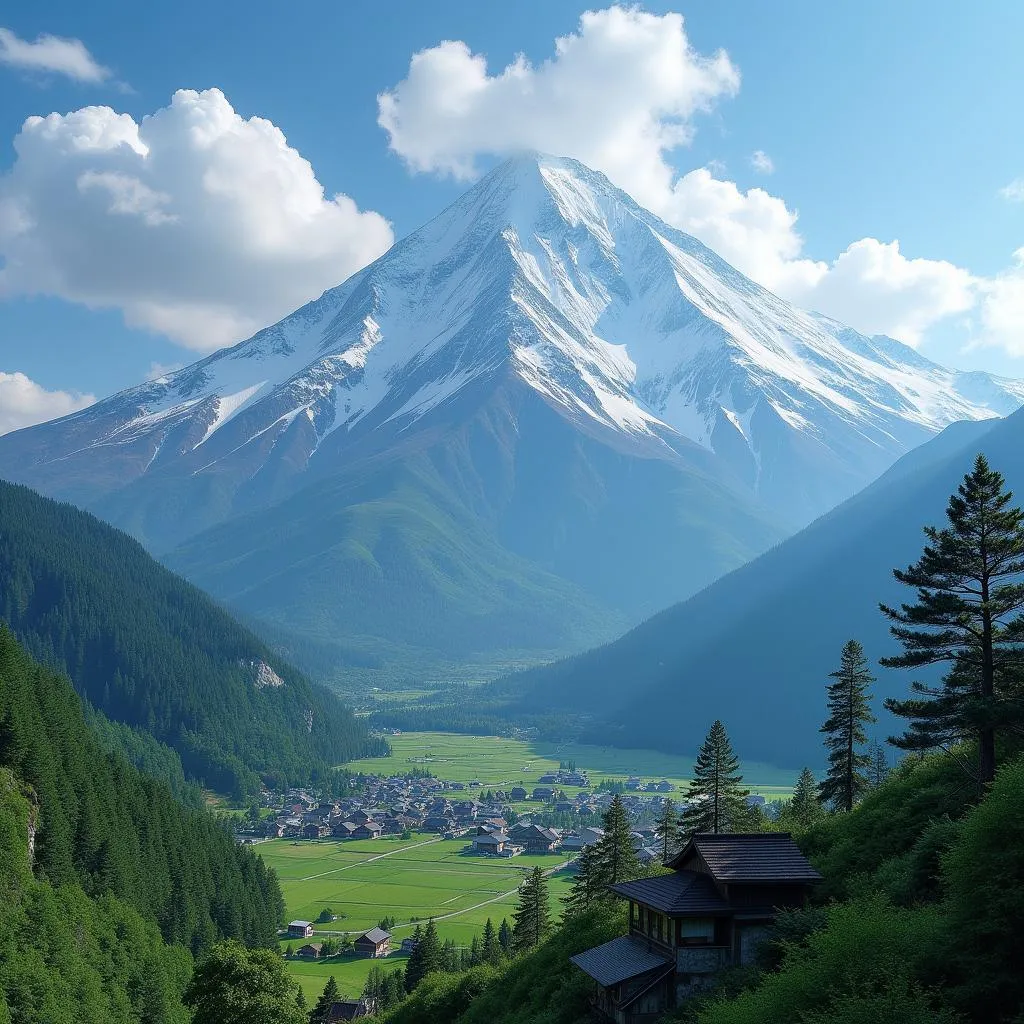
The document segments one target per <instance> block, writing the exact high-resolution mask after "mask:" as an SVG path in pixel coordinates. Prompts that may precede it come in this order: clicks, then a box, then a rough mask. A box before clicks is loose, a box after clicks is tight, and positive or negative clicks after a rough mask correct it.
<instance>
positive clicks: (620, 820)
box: [594, 794, 640, 886]
mask: <svg viewBox="0 0 1024 1024" xmlns="http://www.w3.org/2000/svg"><path fill="white" fill-rule="evenodd" d="M603 825H604V835H603V836H602V837H601V838H600V839H599V840H598V841H597V842H596V843H595V844H594V856H595V859H596V867H597V871H598V874H599V877H600V879H601V881H602V883H603V886H609V885H615V884H616V883H618V882H628V881H629V880H630V879H632V878H636V876H637V875H638V874H640V862H639V861H638V860H637V859H636V847H635V846H634V845H633V830H632V827H631V823H630V820H629V815H628V814H627V813H626V805H625V804H624V803H623V802H622V797H621V796H619V795H618V794H616V795H615V796H613V797H612V802H611V804H610V805H609V807H608V810H607V811H605V813H604V821H603Z"/></svg>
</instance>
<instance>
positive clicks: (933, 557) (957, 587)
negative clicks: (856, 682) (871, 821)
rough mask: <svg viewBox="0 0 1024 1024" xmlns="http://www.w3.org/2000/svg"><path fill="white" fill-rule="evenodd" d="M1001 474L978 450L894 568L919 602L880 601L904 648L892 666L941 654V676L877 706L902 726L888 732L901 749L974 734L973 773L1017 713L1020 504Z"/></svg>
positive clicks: (990, 761)
mask: <svg viewBox="0 0 1024 1024" xmlns="http://www.w3.org/2000/svg"><path fill="white" fill-rule="evenodd" d="M1012 500H1013V495H1012V494H1011V493H1010V492H1009V491H1007V490H1005V487H1004V481H1003V478H1002V476H1001V475H1000V474H999V473H997V472H996V471H995V470H993V469H991V468H990V467H989V465H988V462H987V461H986V459H985V457H984V456H983V455H979V456H978V457H977V459H976V460H975V463H974V468H973V470H972V471H971V472H970V473H968V474H967V475H966V476H965V477H964V480H963V483H961V484H960V486H959V488H958V489H957V493H956V494H954V495H952V496H951V497H950V499H949V504H948V506H947V508H946V519H947V521H948V526H946V527H944V528H943V529H941V530H940V529H938V528H937V527H934V526H928V527H925V531H924V532H925V537H926V538H927V543H926V545H925V548H924V551H923V552H922V554H921V557H920V558H919V559H918V561H917V562H916V563H915V564H914V565H911V566H909V567H908V568H907V569H905V570H900V569H896V570H894V575H895V577H896V579H897V580H899V581H900V582H901V583H905V584H906V585H907V586H909V587H913V588H915V590H916V592H917V602H916V603H915V604H903V605H901V606H900V607H899V608H891V607H889V606H887V605H882V606H881V609H882V611H883V612H884V613H885V615H886V616H888V618H889V619H890V620H891V621H892V623H893V625H892V627H891V629H892V634H893V636H895V637H896V639H898V640H899V641H900V643H901V644H902V645H903V653H902V654H900V655H897V656H894V657H891V658H884V659H882V664H883V665H885V666H888V667H892V668H919V667H921V666H924V665H932V664H936V663H941V662H948V663H950V665H951V668H950V671H949V672H948V674H947V675H946V676H945V678H944V680H943V681H942V684H941V686H931V685H928V684H925V683H921V682H914V683H913V684H912V688H913V690H914V693H915V696H914V697H911V698H910V699H908V700H892V699H890V700H887V701H886V702H885V706H886V707H887V708H888V709H889V710H890V711H892V712H893V713H894V714H897V715H900V716H902V717H904V718H907V719H908V720H909V722H910V726H909V728H908V729H907V731H906V732H904V733H903V734H902V735H901V736H899V737H894V738H893V739H892V740H891V742H892V743H894V744H895V745H896V746H898V747H901V748H902V749H904V750H927V749H930V748H933V747H943V748H948V747H949V746H950V745H952V744H954V743H956V742H957V741H959V740H962V739H965V738H968V737H971V738H974V739H976V740H977V743H978V769H977V775H978V780H979V782H980V783H981V784H982V785H984V784H987V783H989V782H991V781H992V779H993V778H994V776H995V765H996V755H995V743H996V734H997V732H998V731H999V730H1001V729H1005V728H1009V727H1012V726H1014V725H1015V724H1019V722H1020V721H1021V718H1022V716H1024V706H1022V697H1024V690H1022V685H1021V678H1022V670H1024V615H1022V614H1021V611H1022V609H1024V512H1022V511H1021V510H1020V508H1018V507H1016V506H1014V505H1011V502H1012Z"/></svg>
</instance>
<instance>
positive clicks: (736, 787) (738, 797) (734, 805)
mask: <svg viewBox="0 0 1024 1024" xmlns="http://www.w3.org/2000/svg"><path fill="white" fill-rule="evenodd" d="M739 769H740V760H739V758H738V757H737V756H736V755H735V753H733V749H732V744H731V743H730V742H729V737H728V735H727V733H726V731H725V726H724V725H722V723H721V721H719V720H718V719H716V720H715V722H714V724H713V725H712V726H711V730H710V731H709V732H708V735H707V737H706V738H705V740H704V742H703V744H701V748H700V752H699V753H698V754H697V760H696V762H695V763H694V766H693V779H692V781H691V782H690V785H689V788H688V789H687V791H686V799H687V802H688V804H689V806H688V807H687V808H686V809H685V810H684V811H683V813H682V814H681V815H680V818H679V827H680V830H681V831H682V832H683V833H684V834H685V835H693V834H694V833H697V832H728V831H730V830H733V831H736V830H738V829H740V828H742V827H743V826H744V825H745V823H746V821H747V817H748V815H747V804H746V798H747V795H748V791H747V790H745V789H744V788H743V776H742V775H741V774H740V770H739Z"/></svg>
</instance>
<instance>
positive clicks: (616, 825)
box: [563, 794, 640, 915]
mask: <svg viewBox="0 0 1024 1024" xmlns="http://www.w3.org/2000/svg"><path fill="white" fill-rule="evenodd" d="M602 824H603V825H604V835H603V836H602V837H601V838H600V839H599V840H598V841H597V842H596V843H591V844H590V845H589V846H585V847H584V848H583V849H582V850H581V851H580V855H579V857H577V858H576V877H575V879H573V883H572V888H571V889H570V890H569V892H568V893H567V894H566V896H565V898H564V900H563V902H564V904H565V908H566V913H567V914H570V915H571V914H581V913H584V912H585V911H587V910H589V909H590V907H591V906H592V905H593V904H594V903H595V902H596V901H598V900H606V899H610V898H611V893H610V892H609V891H608V886H610V885H615V884H616V883H617V882H628V881H629V880H630V879H632V878H636V877H637V876H638V875H639V874H640V862H639V861H638V860H637V856H636V849H635V847H634V845H633V836H632V830H631V828H630V821H629V815H628V814H627V813H626V807H625V804H623V802H622V797H620V796H619V795H618V794H616V795H615V796H614V797H612V802H611V804H610V805H609V807H608V810H607V811H605V813H604V818H603V822H602Z"/></svg>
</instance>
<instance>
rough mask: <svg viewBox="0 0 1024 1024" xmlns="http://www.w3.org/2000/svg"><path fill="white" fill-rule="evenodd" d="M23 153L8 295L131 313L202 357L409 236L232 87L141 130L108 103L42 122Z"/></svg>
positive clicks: (12, 209)
mask: <svg viewBox="0 0 1024 1024" xmlns="http://www.w3.org/2000/svg"><path fill="white" fill-rule="evenodd" d="M14 148H15V152H16V160H15V163H14V165H13V167H12V168H11V169H10V171H9V172H8V173H7V174H6V175H4V176H3V177H0V257H2V258H3V260H4V261H5V265H4V266H3V269H2V270H0V295H3V294H7V295H14V294H46V295H55V296H59V297H61V298H64V299H68V300H71V301H74V302H79V303H83V304H85V305H87V306H90V307H94V308H100V307H106V308H116V309H120V310H121V311H122V313H123V315H124V318H125V320H126V322H127V323H128V324H129V325H131V326H133V327H142V328H147V329H150V330H153V331H158V332H160V333H163V334H166V335H167V336H169V337H170V338H172V339H173V340H175V341H177V342H179V343H180V344H182V345H185V346H187V347H189V348H192V349H195V350H198V351H208V350H211V349H214V348H217V347H220V346H222V345H225V344H228V343H230V342H234V341H237V340H239V339H241V338H244V337H247V336H248V335H249V334H251V333H253V332H254V331H256V330H258V329H259V328H261V327H264V326H266V325H267V324H268V323H272V322H273V321H275V320H277V319H279V318H280V317H282V316H284V315H286V314H287V313H289V312H291V311H292V310H293V309H295V308H296V307H298V306H300V305H302V303H304V302H306V301H308V300H309V299H311V298H314V297H316V296H317V295H319V294H320V293H321V292H323V291H324V290H325V289H326V288H329V287H332V286H334V285H337V284H340V283H341V282H342V281H343V280H345V278H347V277H348V276H349V275H351V274H352V273H354V272H355V271H356V270H358V269H360V268H361V267H363V266H365V265H366V264H367V263H368V262H370V261H371V260H373V259H375V258H376V257H377V256H379V255H380V254H381V253H382V252H384V251H385V250H386V249H387V248H388V247H389V246H390V245H391V242H392V240H393V236H392V232H391V227H390V225H389V224H388V222H387V221H386V220H385V219H384V218H383V217H381V216H380V215H379V214H377V213H374V212H372V211H361V210H360V209H359V208H358V207H357V205H356V203H355V202H354V201H353V200H352V199H351V198H349V197H348V196H346V195H341V194H339V195H334V196H328V195H326V194H325V191H324V187H323V186H322V185H321V184H320V182H319V181H318V180H317V178H316V175H315V173H314V171H313V168H312V166H311V165H310V164H309V162H308V161H307V160H305V159H304V158H303V157H302V155H301V154H300V153H298V152H297V151H296V150H295V149H293V148H292V147H291V146H289V145H288V142H287V140H286V138H285V136H284V134H283V133H282V132H281V130H280V129H279V128H277V127H276V126H275V125H274V124H272V123H271V122H270V121H268V120H265V119H264V118H260V117H251V118H248V119H246V118H243V117H241V116H240V115H239V114H238V113H236V112H235V110H234V109H233V108H232V106H231V104H230V103H229V102H228V100H227V99H226V97H225V96H224V94H223V93H221V92H220V91H219V90H217V89H209V90H206V91H205V92H194V91H191V90H181V91H179V92H176V93H175V94H174V96H173V98H172V100H171V103H170V105H169V106H167V107H164V108H162V109H160V110H158V111H156V112H155V113H154V114H151V115H149V116H147V117H144V118H143V119H142V120H141V121H140V122H136V121H135V120H134V119H133V118H132V117H130V116H129V115H128V114H121V113H117V112H116V111H114V110H113V109H111V108H110V107H99V106H97V107H84V108H82V109H81V110H76V111H73V112H72V113H69V114H63V115H62V114H50V115H49V116H47V117H30V118H29V119H28V120H27V121H26V122H25V124H24V125H23V127H22V129H21V132H20V134H19V135H18V136H17V137H16V138H15V140H14Z"/></svg>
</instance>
